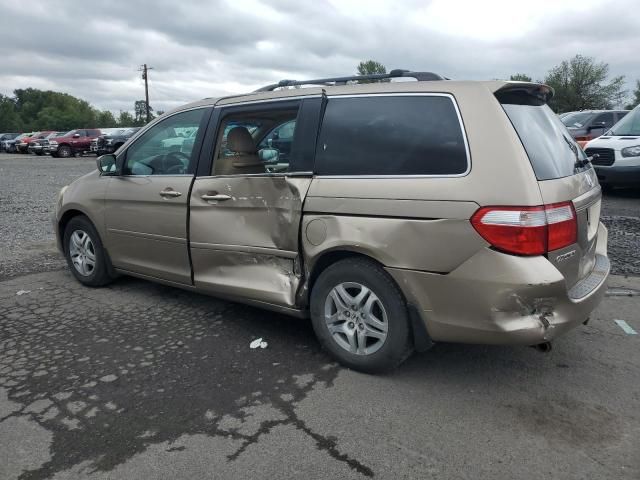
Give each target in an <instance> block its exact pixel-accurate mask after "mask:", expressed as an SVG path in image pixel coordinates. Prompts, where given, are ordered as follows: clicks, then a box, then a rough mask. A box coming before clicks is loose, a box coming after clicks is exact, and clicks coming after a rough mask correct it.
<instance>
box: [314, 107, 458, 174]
mask: <svg viewBox="0 0 640 480" xmlns="http://www.w3.org/2000/svg"><path fill="white" fill-rule="evenodd" d="M467 169H468V159H467V149H466V146H465V141H464V136H463V133H462V127H461V124H460V120H459V118H458V114H457V111H456V109H455V106H454V104H453V100H452V99H451V98H450V97H448V96H435V95H433V96H375V95H374V96H367V97H365V96H362V97H349V98H330V99H329V100H328V103H327V107H326V110H325V115H324V119H323V122H322V128H321V130H320V136H319V139H318V147H317V152H316V173H317V174H319V175H459V174H463V173H465V172H466V171H467Z"/></svg>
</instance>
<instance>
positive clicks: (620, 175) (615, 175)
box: [593, 165, 640, 186]
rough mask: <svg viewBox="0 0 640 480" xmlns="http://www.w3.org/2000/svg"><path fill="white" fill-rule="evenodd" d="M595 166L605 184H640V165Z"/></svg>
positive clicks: (599, 177) (599, 178) (599, 179)
mask: <svg viewBox="0 0 640 480" xmlns="http://www.w3.org/2000/svg"><path fill="white" fill-rule="evenodd" d="M593 168H595V170H596V175H598V181H599V182H600V183H601V184H604V185H621V186H622V185H628V186H633V185H635V186H640V165H637V166H624V167H623V166H616V165H612V166H610V167H604V166H597V165H595V166H594V167H593Z"/></svg>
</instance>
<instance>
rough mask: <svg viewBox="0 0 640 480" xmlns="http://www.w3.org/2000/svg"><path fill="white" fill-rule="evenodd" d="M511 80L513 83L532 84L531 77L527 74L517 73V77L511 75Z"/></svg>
mask: <svg viewBox="0 0 640 480" xmlns="http://www.w3.org/2000/svg"><path fill="white" fill-rule="evenodd" d="M509 80H511V81H513V82H530V81H531V77H530V76H529V75H527V74H526V73H516V74H515V75H511V76H510V77H509Z"/></svg>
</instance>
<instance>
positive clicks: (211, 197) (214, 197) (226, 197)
mask: <svg viewBox="0 0 640 480" xmlns="http://www.w3.org/2000/svg"><path fill="white" fill-rule="evenodd" d="M200 198H201V199H203V200H204V201H206V202H210V201H212V200H215V201H218V202H223V201H225V200H231V197H230V196H229V195H225V194H222V193H218V194H216V195H208V194H206V193H205V194H204V195H202V196H201V197H200Z"/></svg>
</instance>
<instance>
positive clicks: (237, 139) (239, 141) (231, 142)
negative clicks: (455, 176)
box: [227, 127, 256, 153]
mask: <svg viewBox="0 0 640 480" xmlns="http://www.w3.org/2000/svg"><path fill="white" fill-rule="evenodd" d="M227 148H228V149H229V150H231V151H232V152H236V153H256V142H254V141H253V138H252V137H251V134H250V133H249V130H247V129H246V128H245V127H233V128H232V129H231V131H230V132H229V133H228V134H227Z"/></svg>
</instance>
